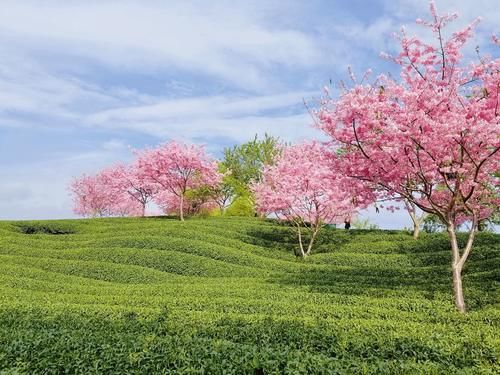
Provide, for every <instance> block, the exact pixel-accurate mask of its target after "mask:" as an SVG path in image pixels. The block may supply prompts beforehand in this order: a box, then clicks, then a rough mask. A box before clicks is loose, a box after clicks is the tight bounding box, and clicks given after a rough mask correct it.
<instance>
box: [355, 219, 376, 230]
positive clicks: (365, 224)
mask: <svg viewBox="0 0 500 375" xmlns="http://www.w3.org/2000/svg"><path fill="white" fill-rule="evenodd" d="M352 226H353V228H354V229H379V226H378V225H377V224H375V223H371V222H370V219H368V218H366V219H357V220H354V221H353V222H352Z"/></svg>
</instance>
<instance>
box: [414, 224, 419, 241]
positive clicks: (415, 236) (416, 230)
mask: <svg viewBox="0 0 500 375" xmlns="http://www.w3.org/2000/svg"><path fill="white" fill-rule="evenodd" d="M419 234H420V224H419V223H415V222H413V239H414V240H416V239H418V235H419Z"/></svg>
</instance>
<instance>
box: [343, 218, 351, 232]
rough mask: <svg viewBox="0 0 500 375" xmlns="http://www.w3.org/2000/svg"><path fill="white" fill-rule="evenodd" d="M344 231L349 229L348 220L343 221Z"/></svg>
mask: <svg viewBox="0 0 500 375" xmlns="http://www.w3.org/2000/svg"><path fill="white" fill-rule="evenodd" d="M344 224H345V225H344V229H347V230H349V228H350V227H351V221H350V220H346V221H344Z"/></svg>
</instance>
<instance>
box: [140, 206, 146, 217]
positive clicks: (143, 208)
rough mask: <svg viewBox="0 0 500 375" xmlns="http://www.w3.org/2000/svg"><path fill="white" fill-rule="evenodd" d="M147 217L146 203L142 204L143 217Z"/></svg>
mask: <svg viewBox="0 0 500 375" xmlns="http://www.w3.org/2000/svg"><path fill="white" fill-rule="evenodd" d="M144 216H146V203H142V210H141V217H144Z"/></svg>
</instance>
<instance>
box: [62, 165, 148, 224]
mask: <svg viewBox="0 0 500 375" xmlns="http://www.w3.org/2000/svg"><path fill="white" fill-rule="evenodd" d="M113 174H114V170H113V169H104V170H102V171H100V172H99V173H97V174H95V175H92V176H89V175H83V176H82V177H80V178H75V179H74V180H73V181H72V183H71V184H70V191H71V193H72V195H73V202H74V208H73V211H74V212H75V213H76V214H77V215H81V216H88V217H97V216H99V217H103V216H138V215H140V212H141V208H140V204H139V202H137V201H136V200H135V199H133V198H132V197H131V196H130V195H128V194H126V192H124V191H123V190H119V189H117V188H116V186H114V183H113Z"/></svg>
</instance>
